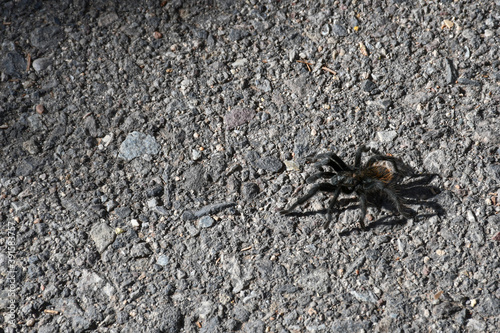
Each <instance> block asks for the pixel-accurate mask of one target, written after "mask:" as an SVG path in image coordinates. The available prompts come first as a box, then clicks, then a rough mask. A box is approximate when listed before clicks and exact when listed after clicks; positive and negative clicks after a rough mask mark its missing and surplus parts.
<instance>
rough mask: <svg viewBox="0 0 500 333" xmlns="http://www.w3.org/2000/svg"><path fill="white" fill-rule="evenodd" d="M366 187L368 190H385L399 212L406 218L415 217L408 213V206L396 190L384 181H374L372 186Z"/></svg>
mask: <svg viewBox="0 0 500 333" xmlns="http://www.w3.org/2000/svg"><path fill="white" fill-rule="evenodd" d="M366 189H367V190H368V191H373V190H378V191H380V192H383V193H384V194H385V195H387V197H388V198H389V200H391V201H392V203H393V204H394V205H395V206H396V209H397V210H398V212H399V214H401V215H402V216H404V217H406V218H411V217H413V215H412V214H409V213H408V208H407V207H406V206H405V205H403V204H402V203H401V200H400V199H399V198H398V196H397V194H396V191H395V190H393V189H392V188H391V187H388V186H386V185H385V184H384V183H382V182H380V181H377V182H375V183H373V184H372V186H370V187H367V188H366ZM405 209H406V210H405Z"/></svg>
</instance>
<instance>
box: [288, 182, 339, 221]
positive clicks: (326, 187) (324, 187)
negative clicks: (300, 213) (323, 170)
mask: <svg viewBox="0 0 500 333" xmlns="http://www.w3.org/2000/svg"><path fill="white" fill-rule="evenodd" d="M337 188H338V187H337V186H335V185H332V184H329V183H319V184H317V185H314V186H313V187H311V189H310V190H309V192H307V193H306V194H305V195H304V196H303V197H301V198H298V199H297V201H295V203H293V204H292V205H291V206H290V207H289V208H288V209H284V210H282V211H281V212H280V214H283V215H286V214H290V213H291V212H292V210H293V209H294V208H295V207H297V206H298V205H302V204H303V203H304V202H306V201H307V200H309V199H311V197H313V196H314V195H315V194H316V193H317V192H319V191H323V192H335V191H336V190H337Z"/></svg>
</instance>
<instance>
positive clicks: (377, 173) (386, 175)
mask: <svg viewBox="0 0 500 333" xmlns="http://www.w3.org/2000/svg"><path fill="white" fill-rule="evenodd" d="M358 177H359V179H374V180H379V181H381V182H382V183H384V184H389V183H390V182H391V181H392V178H393V174H392V172H391V170H389V169H388V168H386V167H385V166H382V165H373V166H370V167H368V168H366V169H364V170H361V172H360V173H359V176H358Z"/></svg>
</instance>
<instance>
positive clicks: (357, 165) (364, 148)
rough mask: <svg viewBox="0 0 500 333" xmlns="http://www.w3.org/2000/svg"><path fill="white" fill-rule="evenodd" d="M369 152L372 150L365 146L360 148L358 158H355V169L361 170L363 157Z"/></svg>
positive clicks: (357, 153) (357, 152)
mask: <svg viewBox="0 0 500 333" xmlns="http://www.w3.org/2000/svg"><path fill="white" fill-rule="evenodd" d="M369 150H370V148H367V147H366V146H364V145H363V146H361V147H359V148H358V150H357V151H356V157H355V158H354V168H359V166H360V165H361V155H363V153H364V152H367V151H369Z"/></svg>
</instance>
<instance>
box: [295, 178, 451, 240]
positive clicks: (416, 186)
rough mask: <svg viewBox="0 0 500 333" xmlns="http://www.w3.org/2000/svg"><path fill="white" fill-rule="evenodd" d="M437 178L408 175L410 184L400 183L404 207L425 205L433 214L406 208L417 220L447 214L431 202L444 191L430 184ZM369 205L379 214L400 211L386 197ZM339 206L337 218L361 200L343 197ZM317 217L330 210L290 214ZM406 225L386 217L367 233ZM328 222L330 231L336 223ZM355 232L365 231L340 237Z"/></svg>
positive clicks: (371, 199)
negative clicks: (384, 227) (382, 227)
mask: <svg viewBox="0 0 500 333" xmlns="http://www.w3.org/2000/svg"><path fill="white" fill-rule="evenodd" d="M436 176H438V175H437V174H418V175H410V176H409V177H410V181H408V182H404V183H400V184H399V185H398V186H397V188H396V191H397V192H398V194H399V195H400V196H401V197H402V198H403V199H404V204H405V205H408V204H409V205H417V206H423V207H426V208H427V209H429V210H431V211H432V212H431V213H424V214H417V212H415V211H414V210H413V209H411V208H409V207H407V209H408V210H409V211H411V213H412V215H414V217H413V220H414V221H419V220H422V219H424V218H428V217H431V216H435V215H437V216H443V215H446V212H445V210H444V209H443V207H442V206H441V205H439V204H438V203H437V202H435V201H432V200H431V199H432V198H433V197H435V196H436V195H438V194H439V193H440V192H441V190H440V189H439V188H438V187H436V186H433V185H429V184H430V182H431V181H432V180H433V179H434V177H436ZM367 204H368V207H374V208H376V210H377V211H378V212H380V211H381V210H382V208H383V209H384V210H386V211H389V212H397V209H396V207H395V206H394V204H393V203H392V202H391V201H390V200H387V198H385V197H383V196H377V197H372V198H370V200H368V202H367ZM337 207H339V208H337V209H336V213H335V214H334V215H336V216H337V217H338V215H339V214H340V212H342V211H347V210H356V209H359V201H358V200H357V199H356V198H352V197H351V198H341V199H339V200H338V202H337ZM317 214H322V215H326V214H327V210H326V209H320V210H315V211H306V212H291V213H289V214H288V215H289V216H297V217H304V216H313V215H317ZM395 217H396V218H395ZM407 222H408V220H407V219H406V218H401V217H397V216H396V215H387V216H384V217H381V218H379V219H377V220H375V221H373V222H370V223H368V224H367V226H366V228H365V230H370V229H375V228H379V227H381V226H387V227H391V226H396V225H405V224H406V223H407ZM325 223H326V224H327V228H326V230H331V229H332V228H331V226H332V225H333V223H335V222H334V221H331V222H325ZM355 231H362V229H361V228H360V227H353V228H351V229H349V230H346V231H342V232H340V233H339V235H340V236H348V235H350V234H351V233H352V232H355Z"/></svg>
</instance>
